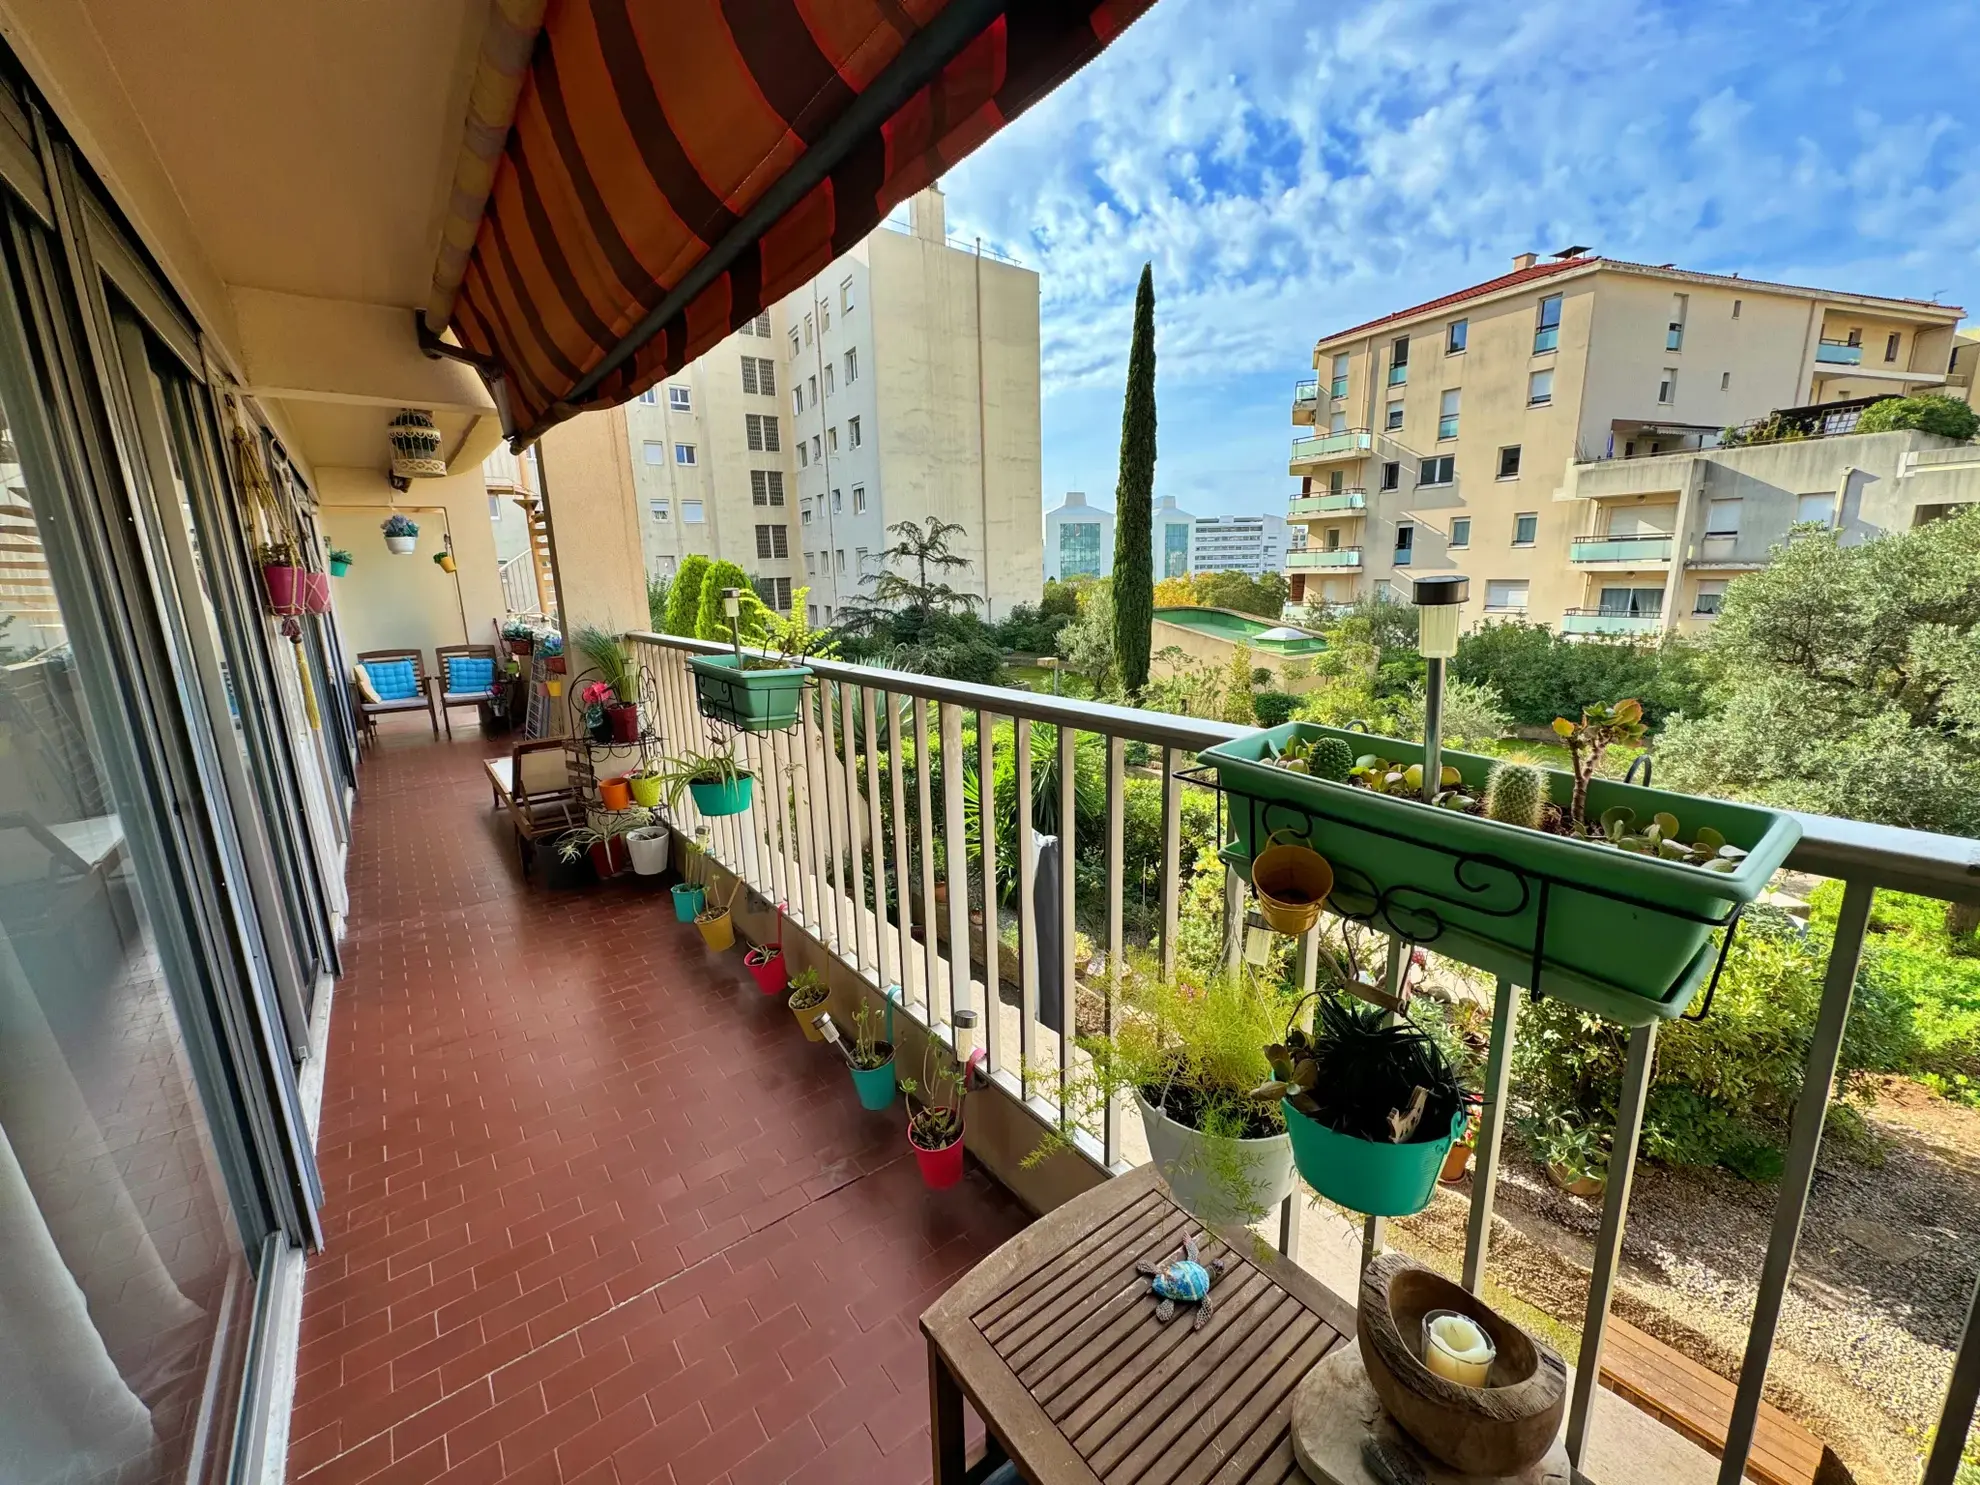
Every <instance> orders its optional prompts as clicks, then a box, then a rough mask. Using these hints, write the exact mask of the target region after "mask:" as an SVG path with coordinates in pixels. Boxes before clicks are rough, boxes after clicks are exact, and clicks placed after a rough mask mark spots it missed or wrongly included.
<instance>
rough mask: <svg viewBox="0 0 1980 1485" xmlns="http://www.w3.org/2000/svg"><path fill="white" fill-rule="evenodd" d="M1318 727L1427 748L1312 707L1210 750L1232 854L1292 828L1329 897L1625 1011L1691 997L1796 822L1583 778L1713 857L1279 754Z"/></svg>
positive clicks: (1376, 745)
mask: <svg viewBox="0 0 1980 1485" xmlns="http://www.w3.org/2000/svg"><path fill="white" fill-rule="evenodd" d="M1321 738H1335V739H1339V740H1340V742H1342V743H1343V744H1345V745H1346V747H1348V748H1349V749H1351V750H1352V752H1353V753H1354V754H1356V755H1361V756H1367V755H1371V754H1373V755H1379V756H1380V757H1382V758H1384V759H1387V760H1390V761H1391V762H1392V763H1394V764H1396V765H1397V766H1402V765H1406V764H1409V763H1420V762H1421V760H1422V757H1423V749H1422V748H1421V746H1420V745H1418V744H1416V743H1411V742H1404V741H1401V740H1400V739H1397V738H1388V737H1376V736H1371V735H1370V734H1367V733H1355V732H1342V731H1337V730H1334V729H1330V728H1325V727H1320V726H1317V725H1315V724H1314V723H1311V722H1289V723H1287V724H1286V725H1284V726H1282V727H1274V728H1270V729H1267V730H1264V731H1259V732H1253V733H1248V734H1246V735H1245V736H1243V737H1241V738H1237V739H1234V740H1233V741H1231V742H1227V743H1219V744H1218V745H1217V746H1215V747H1212V748H1206V749H1205V750H1204V751H1203V754H1202V759H1203V762H1204V763H1205V765H1207V766H1208V767H1211V768H1214V769H1215V771H1216V774H1217V782H1218V785H1219V787H1220V788H1222V789H1223V791H1224V792H1225V793H1226V794H1227V795H1229V796H1230V799H1231V805H1232V809H1231V815H1232V822H1233V825H1234V827H1235V833H1236V836H1237V839H1236V841H1235V843H1234V844H1233V845H1231V846H1230V847H1228V848H1226V850H1225V853H1224V854H1225V857H1226V859H1227V860H1230V861H1232V862H1233V863H1234V864H1236V865H1238V866H1239V867H1240V868H1241V869H1244V870H1246V871H1247V872H1249V871H1250V869H1251V867H1252V863H1253V859H1254V856H1256V855H1259V854H1261V853H1262V852H1263V851H1264V850H1265V848H1266V847H1267V846H1269V845H1270V844H1271V843H1273V842H1274V841H1277V840H1282V839H1294V838H1297V839H1298V840H1300V841H1301V842H1302V843H1304V844H1306V845H1310V846H1311V847H1312V848H1313V849H1314V850H1315V851H1317V852H1319V853H1320V854H1321V855H1322V856H1324V857H1325V858H1326V860H1327V862H1328V864H1329V865H1330V866H1331V867H1332V869H1333V874H1334V883H1333V887H1332V890H1331V893H1330V895H1329V897H1328V907H1329V909H1330V910H1331V911H1333V912H1336V913H1339V914H1341V915H1342V916H1344V917H1350V918H1355V919H1358V920H1360V921H1364V922H1372V923H1374V924H1375V925H1376V926H1377V927H1379V928H1382V929H1384V930H1386V931H1390V932H1394V933H1396V934H1397V935H1399V936H1400V937H1402V938H1404V939H1406V940H1409V941H1411V942H1413V943H1418V944H1424V945H1427V946H1429V947H1431V948H1434V949H1435V950H1436V951H1437V952H1438V953H1440V954H1447V955H1449V956H1450V957H1451V958H1453V959H1457V960H1459V961H1461V962H1463V963H1465V964H1470V965H1473V966H1475V967H1476V968H1479V969H1483V970H1485V971H1487V972H1488V973H1491V974H1494V975H1503V976H1506V977H1507V978H1509V979H1511V980H1512V981H1513V982H1514V983H1515V984H1519V985H1524V986H1527V987H1528V988H1531V989H1535V990H1538V991H1540V992H1541V993H1542V994H1546V995H1552V996H1555V997H1557V998H1559V999H1561V1000H1564V1001H1567V1002H1569V1003H1570V1004H1573V1005H1577V1006H1580V1007H1582V1008H1583V1009H1585V1010H1590V1011H1593V1012H1595V1013H1596V1014H1597V1015H1600V1016H1604V1017H1606V1018H1607V1019H1609V1020H1611V1021H1614V1022H1617V1023H1619V1024H1621V1025H1624V1026H1642V1025H1646V1024H1648V1023H1649V1022H1651V1021H1654V1020H1658V1019H1668V1018H1670V1017H1674V1016H1678V1015H1681V1014H1682V1013H1683V1012H1684V1010H1685V1008H1686V1007H1687V1006H1688V1005H1689V1004H1690V1003H1691V1000H1692V997H1693V996H1694V995H1695V994H1696V993H1697V991H1698V989H1699V987H1700V986H1701V985H1702V984H1704V982H1705V981H1706V979H1707V978H1708V977H1709V976H1710V975H1711V973H1712V972H1713V968H1714V963H1715V960H1716V957H1717V955H1716V951H1715V947H1714V945H1713V943H1712V941H1711V940H1712V933H1713V930H1714V929H1715V928H1721V927H1725V926H1726V925H1727V924H1728V923H1729V922H1730V921H1731V920H1732V919H1733V917H1734V914H1735V911H1736V910H1737V909H1738V908H1739V907H1740V906H1741V905H1743V904H1745V903H1749V902H1751V901H1753V899H1754V898H1755V897H1757V896H1758V895H1759V894H1760V893H1761V892H1762V891H1763V890H1765V888H1766V885H1767V881H1768V879H1769V878H1770V877H1772V875H1773V873H1774V871H1775V869H1776V868H1777V867H1778V866H1780V864H1781V863H1782V861H1784V860H1785V859H1786V857H1787V854H1788V852H1789V851H1790V850H1792V849H1793V847H1794V843H1795V842H1796V841H1797V840H1798V839H1800V836H1801V828H1800V826H1798V825H1797V824H1796V823H1795V822H1794V821H1793V820H1792V819H1791V818H1790V817H1789V816H1787V815H1784V814H1781V813H1779V812H1777V811H1774V810H1767V809H1760V808H1757V807H1755V806H1753V805H1747V804H1733V803H1729V802H1728V801H1725V800H1721V799H1704V798H1699V797H1696V796H1692V795H1686V794H1672V793H1668V792H1666V791H1664V790H1659V789H1646V788H1640V787H1637V786H1636V785H1632V784H1624V783H1617V782H1615V781H1613V780H1608V779H1596V780H1594V781H1593V782H1591V783H1590V785H1589V788H1588V800H1587V814H1588V815H1589V817H1590V818H1600V817H1601V816H1602V815H1603V814H1604V813H1606V812H1610V811H1613V810H1615V809H1617V808H1618V807H1621V808H1623V809H1627V810H1630V811H1633V812H1634V815H1635V816H1636V817H1637V818H1640V819H1643V820H1651V819H1654V818H1655V817H1656V816H1658V815H1660V814H1661V815H1667V816H1671V817H1674V818H1675V820H1676V821H1677V822H1679V823H1680V825H1681V828H1682V829H1683V830H1684V831H1685V832H1688V833H1690V834H1691V835H1692V837H1693V838H1694V839H1698V838H1702V837H1703V836H1704V835H1705V834H1706V833H1708V832H1709V833H1710V834H1714V835H1717V836H1718V837H1719V838H1720V839H1721V840H1722V841H1723V842H1724V845H1725V848H1726V849H1725V851H1724V852H1723V853H1722V856H1723V858H1724V859H1722V860H1720V861H1718V862H1717V863H1716V865H1715V868H1714V869H1712V870H1707V869H1705V867H1703V866H1701V865H1694V864H1692V863H1691V862H1690V861H1687V860H1672V859H1664V858H1663V857H1660V856H1659V855H1656V854H1654V853H1651V854H1639V853H1635V852H1632V851H1627V850H1620V849H1617V848H1616V847H1615V846H1613V845H1610V844H1609V843H1608V842H1606V841H1600V840H1584V839H1579V838H1574V837H1570V836H1566V835H1556V834H1551V833H1549V832H1547V831H1545V830H1537V829H1528V828H1526V827H1525V826H1522V825H1514V824H1506V823H1502V822H1500V821H1497V820H1491V819H1487V818H1485V817H1484V816H1483V815H1478V814H1471V813H1466V812H1462V811H1460V810H1456V809H1450V808H1445V807H1443V806H1440V805H1431V804H1426V803H1424V802H1423V801H1422V800H1420V799H1417V798H1414V797H1407V796H1404V795H1401V794H1383V793H1377V792H1376V791H1374V790H1372V789H1368V788H1363V787H1359V786H1357V785H1354V784H1351V783H1336V782H1332V781H1331V780H1327V779H1322V778H1318V777H1314V776H1312V775H1311V774H1307V773H1300V772H1294V771H1292V770H1290V769H1286V768H1282V767H1279V766H1277V765H1276V763H1275V762H1274V760H1275V759H1277V758H1278V757H1279V756H1280V755H1281V753H1282V752H1283V751H1284V749H1285V746H1286V744H1288V743H1291V742H1294V741H1296V740H1297V741H1300V742H1308V743H1310V742H1313V741H1315V740H1317V739H1321ZM1442 761H1443V764H1444V766H1445V767H1446V768H1451V769H1455V770H1456V772H1457V774H1458V775H1459V777H1460V779H1461V780H1462V785H1461V787H1462V788H1464V789H1467V790H1470V791H1473V792H1482V791H1483V789H1484V787H1485V785H1486V782H1487V779H1488V778H1489V776H1490V774H1491V772H1492V770H1493V768H1494V766H1495V764H1496V763H1497V761H1498V760H1496V759H1491V758H1484V757H1480V756H1478V755H1476V754H1472V753H1458V752H1445V753H1444V754H1443V755H1442ZM1541 772H1542V774H1543V776H1544V778H1545V781H1546V787H1547V790H1548V797H1549V799H1551V801H1552V803H1553V804H1554V805H1555V806H1558V807H1563V808H1564V807H1565V806H1566V805H1567V804H1568V802H1569V800H1570V797H1571V794H1572V788H1573V779H1572V778H1571V777H1570V776H1569V775H1567V774H1565V773H1561V772H1558V771H1556V770H1551V769H1549V770H1541ZM1717 867H1727V868H1730V869H1726V870H1720V869H1717Z"/></svg>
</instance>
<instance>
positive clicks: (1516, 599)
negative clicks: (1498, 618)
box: [1485, 581, 1526, 614]
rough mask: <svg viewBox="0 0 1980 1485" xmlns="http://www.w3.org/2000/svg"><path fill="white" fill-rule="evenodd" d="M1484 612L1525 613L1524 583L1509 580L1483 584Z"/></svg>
mask: <svg viewBox="0 0 1980 1485" xmlns="http://www.w3.org/2000/svg"><path fill="white" fill-rule="evenodd" d="M1485 612H1486V613H1488V614H1523V613H1525V612H1526V584H1525V583H1523V582H1509V581H1491V582H1487V583H1486V584H1485Z"/></svg>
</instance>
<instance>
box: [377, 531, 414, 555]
mask: <svg viewBox="0 0 1980 1485" xmlns="http://www.w3.org/2000/svg"><path fill="white" fill-rule="evenodd" d="M418 545H419V538H418V537H417V536H388V537H386V538H385V550H386V551H388V552H390V553H392V554H393V555H394V556H395V557H410V556H411V555H412V553H413V548H415V547H417V546H418Z"/></svg>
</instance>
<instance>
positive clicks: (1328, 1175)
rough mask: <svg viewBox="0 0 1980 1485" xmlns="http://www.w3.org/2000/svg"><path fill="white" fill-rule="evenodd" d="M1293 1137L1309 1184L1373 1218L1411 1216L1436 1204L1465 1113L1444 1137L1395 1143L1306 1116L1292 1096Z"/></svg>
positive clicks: (1289, 1129) (1289, 1125) (1288, 1112)
mask: <svg viewBox="0 0 1980 1485" xmlns="http://www.w3.org/2000/svg"><path fill="white" fill-rule="evenodd" d="M1281 1107H1282V1109H1283V1110H1284V1112H1285V1116H1286V1133H1287V1134H1288V1135H1290V1136H1291V1137H1292V1152H1293V1164H1294V1165H1296V1166H1298V1167H1299V1173H1300V1175H1301V1176H1303V1177H1304V1178H1305V1180H1306V1184H1307V1185H1309V1186H1311V1187H1312V1188H1313V1189H1314V1190H1315V1191H1317V1192H1319V1193H1320V1194H1321V1195H1322V1196H1324V1197H1326V1198H1327V1200H1329V1201H1331V1202H1337V1203H1339V1204H1340V1205H1341V1206H1344V1207H1346V1208H1347V1209H1348V1210H1349V1211H1354V1212H1365V1213H1367V1214H1368V1215H1369V1216H1371V1217H1408V1216H1411V1215H1412V1214H1414V1213H1416V1212H1420V1211H1422V1210H1423V1209H1424V1208H1425V1207H1427V1206H1429V1205H1430V1196H1431V1193H1432V1192H1434V1191H1435V1190H1436V1189H1437V1176H1438V1174H1439V1173H1440V1172H1441V1171H1442V1170H1443V1168H1444V1157H1445V1156H1446V1155H1448V1154H1449V1153H1450V1149H1451V1143H1452V1142H1453V1141H1454V1140H1456V1139H1457V1137H1458V1136H1459V1135H1460V1134H1462V1133H1463V1132H1464V1111H1463V1110H1462V1109H1460V1110H1459V1111H1458V1112H1457V1113H1456V1114H1454V1115H1452V1116H1451V1127H1450V1132H1449V1133H1448V1134H1446V1135H1445V1136H1444V1137H1443V1138H1442V1139H1434V1140H1418V1141H1414V1142H1412V1143H1409V1144H1402V1145H1393V1144H1387V1143H1384V1142H1381V1141H1378V1140H1364V1139H1356V1138H1355V1137H1354V1136H1353V1135H1347V1134H1337V1133H1335V1132H1334V1131H1333V1130H1331V1129H1329V1128H1327V1126H1326V1125H1324V1124H1322V1123H1321V1122H1320V1121H1319V1120H1318V1119H1314V1118H1310V1117H1308V1116H1307V1115H1305V1114H1302V1113H1301V1112H1300V1111H1299V1110H1298V1109H1296V1108H1294V1107H1293V1106H1292V1102H1291V1100H1290V1099H1288V1100H1287V1101H1286V1102H1285V1103H1284V1104H1282V1105H1281Z"/></svg>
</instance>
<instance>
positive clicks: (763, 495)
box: [749, 469, 784, 505]
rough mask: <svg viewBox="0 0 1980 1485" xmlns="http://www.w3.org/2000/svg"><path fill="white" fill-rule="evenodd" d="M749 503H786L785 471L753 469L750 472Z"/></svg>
mask: <svg viewBox="0 0 1980 1485" xmlns="http://www.w3.org/2000/svg"><path fill="white" fill-rule="evenodd" d="M749 503H750V504H751V505H782V504H783V503H784V471H783V470H781V469H752V470H751V471H750V472H749Z"/></svg>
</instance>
